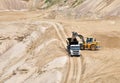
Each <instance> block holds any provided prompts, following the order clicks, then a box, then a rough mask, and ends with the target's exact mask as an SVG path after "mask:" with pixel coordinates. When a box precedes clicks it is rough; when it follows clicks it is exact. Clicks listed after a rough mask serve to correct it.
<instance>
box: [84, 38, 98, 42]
mask: <svg viewBox="0 0 120 83" xmlns="http://www.w3.org/2000/svg"><path fill="white" fill-rule="evenodd" d="M94 41H96V39H94V38H92V37H89V38H88V37H87V39H86V43H93V42H94Z"/></svg>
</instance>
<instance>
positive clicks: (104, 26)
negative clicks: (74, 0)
mask: <svg viewBox="0 0 120 83" xmlns="http://www.w3.org/2000/svg"><path fill="white" fill-rule="evenodd" d="M0 15H1V17H0V83H13V82H15V83H33V82H35V83H119V82H120V80H119V78H120V61H119V60H120V52H119V50H120V44H119V42H120V28H119V26H120V20H119V19H117V20H113V19H112V20H68V19H59V20H58V19H56V20H55V19H45V18H44V16H45V14H44V13H41V15H39V14H37V13H36V12H24V13H23V12H21V13H19V12H9V13H8V12H7V13H6V12H1V13H0ZM8 18H9V19H8ZM72 31H77V32H78V33H80V34H83V35H84V36H85V37H87V36H92V37H95V38H97V40H99V41H100V44H101V49H100V50H98V51H89V50H85V51H82V52H81V54H82V56H81V57H69V55H68V54H67V52H66V49H65V48H66V42H65V39H66V38H67V37H68V36H71V32H72Z"/></svg>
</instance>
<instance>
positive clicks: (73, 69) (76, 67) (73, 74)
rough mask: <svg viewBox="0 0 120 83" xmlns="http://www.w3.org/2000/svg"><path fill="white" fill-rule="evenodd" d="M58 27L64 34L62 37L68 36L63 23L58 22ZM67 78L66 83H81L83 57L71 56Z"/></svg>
mask: <svg viewBox="0 0 120 83" xmlns="http://www.w3.org/2000/svg"><path fill="white" fill-rule="evenodd" d="M56 25H57V27H58V28H56V29H59V31H60V32H61V33H62V34H63V35H62V37H64V38H65V40H66V38H67V35H66V34H65V32H64V29H63V27H62V25H60V24H59V23H56ZM67 71H68V72H67V75H66V80H65V82H64V83H79V82H80V75H81V58H80V57H69V63H68V69H67Z"/></svg>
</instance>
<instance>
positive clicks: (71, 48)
mask: <svg viewBox="0 0 120 83" xmlns="http://www.w3.org/2000/svg"><path fill="white" fill-rule="evenodd" d="M67 50H68V53H69V55H70V56H71V57H73V56H80V55H81V54H80V44H78V41H77V40H76V39H73V40H72V38H67Z"/></svg>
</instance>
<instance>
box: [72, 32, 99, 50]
mask: <svg viewBox="0 0 120 83" xmlns="http://www.w3.org/2000/svg"><path fill="white" fill-rule="evenodd" d="M77 37H79V38H80V40H82V41H81V43H79V44H80V50H85V49H89V50H98V49H99V48H100V45H99V41H96V39H95V38H92V37H87V38H86V39H85V38H84V36H83V35H81V34H78V33H77V32H72V38H71V41H73V40H74V39H77ZM77 41H78V40H77ZM78 42H79V41H78Z"/></svg>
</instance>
